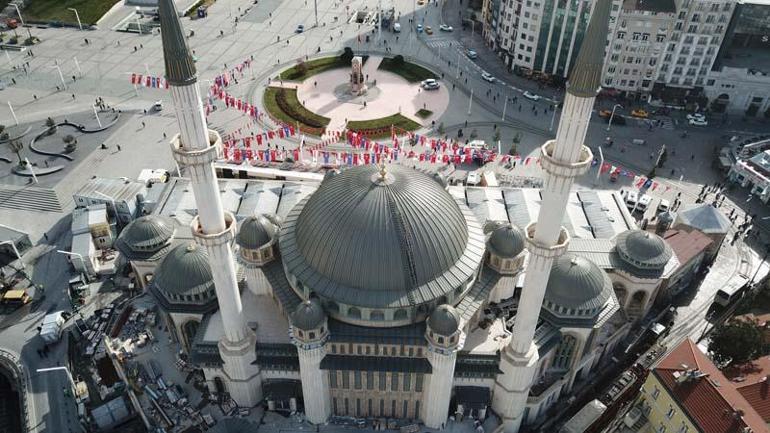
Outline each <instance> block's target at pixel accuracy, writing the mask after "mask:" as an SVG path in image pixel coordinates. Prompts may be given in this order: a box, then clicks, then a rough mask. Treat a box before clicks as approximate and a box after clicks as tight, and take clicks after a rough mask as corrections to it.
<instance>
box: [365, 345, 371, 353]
mask: <svg viewBox="0 0 770 433" xmlns="http://www.w3.org/2000/svg"><path fill="white" fill-rule="evenodd" d="M364 352H366V354H367V355H369V354H370V353H371V352H372V348H371V346H369V345H367V346H366V349H365V350H364Z"/></svg>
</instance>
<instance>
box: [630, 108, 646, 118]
mask: <svg viewBox="0 0 770 433" xmlns="http://www.w3.org/2000/svg"><path fill="white" fill-rule="evenodd" d="M631 115H632V116H634V117H641V118H642V119H646V118H648V117H650V113H648V112H647V111H646V110H642V109H641V108H638V109H636V110H634V111H632V112H631Z"/></svg>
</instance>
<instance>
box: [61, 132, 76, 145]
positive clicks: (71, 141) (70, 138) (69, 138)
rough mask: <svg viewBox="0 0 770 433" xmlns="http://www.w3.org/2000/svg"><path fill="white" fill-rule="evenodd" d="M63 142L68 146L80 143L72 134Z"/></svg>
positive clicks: (65, 137)
mask: <svg viewBox="0 0 770 433" xmlns="http://www.w3.org/2000/svg"><path fill="white" fill-rule="evenodd" d="M62 140H63V141H64V143H66V144H70V143H77V142H78V141H77V140H75V137H73V136H72V135H70V134H67V135H65V136H64V138H62Z"/></svg>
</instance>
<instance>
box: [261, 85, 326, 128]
mask: <svg viewBox="0 0 770 433" xmlns="http://www.w3.org/2000/svg"><path fill="white" fill-rule="evenodd" d="M264 104H265V109H266V110H267V112H268V113H270V114H271V115H272V116H273V117H275V118H276V119H278V120H280V121H281V122H284V123H286V124H287V125H292V126H293V125H296V124H297V121H299V124H300V127H301V128H302V129H303V130H306V129H307V130H308V132H311V131H309V130H315V129H318V130H320V129H321V128H324V127H326V125H328V124H329V118H327V117H323V116H319V115H318V114H315V113H313V112H312V111H310V110H308V109H307V108H305V106H303V105H302V104H300V102H299V100H298V99H297V91H296V90H294V89H282V88H279V87H268V88H267V89H266V90H265V96H264Z"/></svg>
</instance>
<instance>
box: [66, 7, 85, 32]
mask: <svg viewBox="0 0 770 433" xmlns="http://www.w3.org/2000/svg"><path fill="white" fill-rule="evenodd" d="M67 9H69V10H71V11H72V12H75V18H77V20H78V27H80V30H81V31H82V30H83V24H82V23H81V22H80V14H79V13H78V10H77V9H75V8H67Z"/></svg>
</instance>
